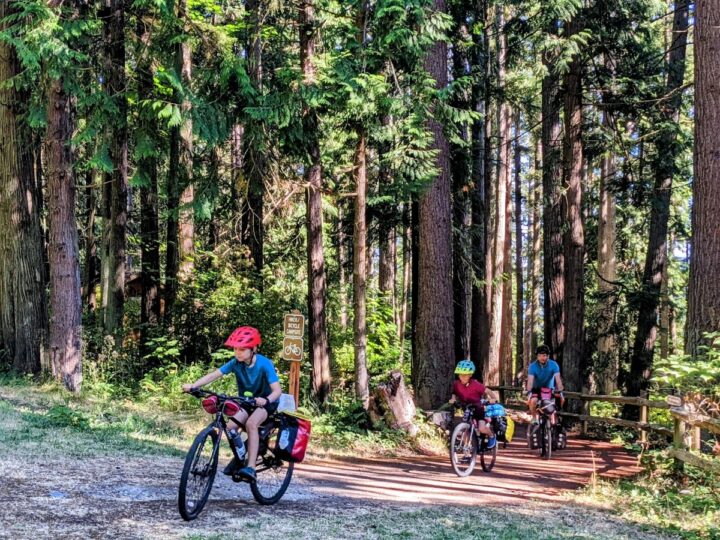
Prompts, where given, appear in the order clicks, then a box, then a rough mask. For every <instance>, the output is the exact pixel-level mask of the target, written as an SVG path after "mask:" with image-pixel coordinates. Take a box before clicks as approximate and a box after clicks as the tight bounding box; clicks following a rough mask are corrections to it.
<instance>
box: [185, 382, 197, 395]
mask: <svg viewBox="0 0 720 540" xmlns="http://www.w3.org/2000/svg"><path fill="white" fill-rule="evenodd" d="M195 389H196V388H195V387H194V386H193V385H192V384H183V385H182V391H183V392H185V393H191V392H192V391H193V390H195Z"/></svg>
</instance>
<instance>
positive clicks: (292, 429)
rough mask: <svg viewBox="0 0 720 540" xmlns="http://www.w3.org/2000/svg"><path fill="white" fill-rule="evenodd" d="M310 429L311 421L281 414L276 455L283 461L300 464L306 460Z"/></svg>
mask: <svg viewBox="0 0 720 540" xmlns="http://www.w3.org/2000/svg"><path fill="white" fill-rule="evenodd" d="M310 429H311V428H310V420H308V419H307V418H300V417H299V416H293V415H290V414H287V413H281V414H280V431H278V437H277V442H276V444H275V455H276V456H277V457H279V458H280V459H282V460H283V461H290V462H293V463H300V462H301V461H302V460H303V459H305V450H306V449H307V445H308V441H309V440H310Z"/></svg>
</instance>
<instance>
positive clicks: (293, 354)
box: [282, 311, 305, 406]
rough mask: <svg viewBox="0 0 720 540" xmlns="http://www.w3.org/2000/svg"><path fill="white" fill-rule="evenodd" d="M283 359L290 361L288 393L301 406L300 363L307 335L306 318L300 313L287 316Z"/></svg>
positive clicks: (284, 325) (284, 327)
mask: <svg viewBox="0 0 720 540" xmlns="http://www.w3.org/2000/svg"><path fill="white" fill-rule="evenodd" d="M283 329H284V334H285V335H284V338H283V350H282V357H283V358H284V359H285V360H289V361H290V380H289V385H290V388H289V389H288V391H289V392H290V393H291V394H292V395H293V397H294V398H295V404H296V406H299V405H300V362H301V361H302V356H303V336H304V335H305V317H303V316H302V315H301V314H300V313H299V312H297V311H295V312H293V313H288V314H287V315H285V319H284V324H283Z"/></svg>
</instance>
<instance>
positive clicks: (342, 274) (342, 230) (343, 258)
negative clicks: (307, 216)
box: [337, 202, 348, 333]
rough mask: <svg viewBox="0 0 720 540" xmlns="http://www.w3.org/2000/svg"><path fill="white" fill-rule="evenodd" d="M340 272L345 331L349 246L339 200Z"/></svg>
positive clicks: (341, 321)
mask: <svg viewBox="0 0 720 540" xmlns="http://www.w3.org/2000/svg"><path fill="white" fill-rule="evenodd" d="M337 206H338V232H337V239H338V274H339V284H338V287H339V289H340V294H339V296H340V328H341V329H342V331H343V333H344V332H345V331H346V330H347V327H348V292H347V276H346V275H345V263H346V260H347V254H346V253H347V246H346V245H345V243H346V240H345V220H344V218H345V215H344V211H343V204H342V202H338V205H337Z"/></svg>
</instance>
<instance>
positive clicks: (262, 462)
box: [250, 427, 295, 504]
mask: <svg viewBox="0 0 720 540" xmlns="http://www.w3.org/2000/svg"><path fill="white" fill-rule="evenodd" d="M276 437H277V427H274V428H273V429H272V430H270V431H269V433H268V434H267V435H266V436H265V438H264V441H265V442H264V444H262V445H261V448H262V447H264V449H265V452H264V454H263V455H262V456H261V457H259V458H258V462H257V464H256V469H255V474H256V476H257V479H256V480H255V482H252V483H251V484H250V491H252V494H253V497H254V498H255V500H256V501H257V502H258V503H260V504H275V503H276V502H278V501H279V500H280V499H281V498H282V496H283V495H284V494H285V491H287V488H288V486H289V485H290V481H291V480H292V475H293V471H294V470H295V464H294V463H285V462H284V461H282V460H281V459H280V458H278V457H276V456H275V454H274V452H273V450H272V449H271V448H269V447H270V444H271V443H272V441H274V440H275V438H276Z"/></svg>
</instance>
